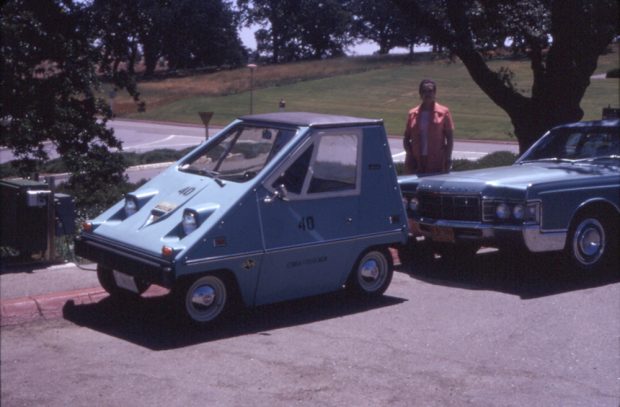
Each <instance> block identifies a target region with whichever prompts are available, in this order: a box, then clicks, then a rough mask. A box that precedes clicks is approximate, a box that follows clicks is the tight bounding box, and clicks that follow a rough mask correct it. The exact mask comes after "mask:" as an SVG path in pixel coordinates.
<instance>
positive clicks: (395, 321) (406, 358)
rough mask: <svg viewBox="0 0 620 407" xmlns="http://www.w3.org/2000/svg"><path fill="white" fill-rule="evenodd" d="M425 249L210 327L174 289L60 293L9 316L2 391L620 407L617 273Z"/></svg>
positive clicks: (55, 396)
mask: <svg viewBox="0 0 620 407" xmlns="http://www.w3.org/2000/svg"><path fill="white" fill-rule="evenodd" d="M419 257H420V259H419V260H418V261H417V262H416V266H415V267H414V268H413V269H411V270H410V269H404V270H403V272H397V273H396V274H395V276H394V281H393V283H392V285H391V286H390V288H389V289H388V291H387V295H386V296H385V297H383V298H381V299H378V300H374V301H360V300H354V299H352V298H349V297H346V296H343V295H342V294H332V295H326V296H321V297H315V298H309V299H305V300H301V301H294V302H287V303H281V304H276V305H270V306H264V307H260V308H257V309H254V310H249V311H246V312H242V313H239V314H236V315H234V316H231V317H230V319H228V320H226V321H224V322H223V323H222V324H221V325H220V326H219V327H218V328H217V329H211V330H205V331H193V330H189V329H187V328H183V327H181V326H179V325H178V324H177V323H176V320H175V318H174V316H173V314H171V313H170V311H169V305H170V300H169V299H168V298H167V297H154V298H149V299H144V300H142V301H141V302H139V303H135V304H132V305H125V306H123V305H121V304H119V303H115V302H113V301H111V300H109V299H104V300H102V301H100V302H98V303H96V304H88V305H79V304H75V305H74V304H71V303H69V304H66V305H65V307H64V318H63V319H59V320H55V321H46V322H41V321H39V322H36V323H29V324H25V325H21V326H7V327H3V328H2V331H1V333H0V335H1V341H0V346H1V348H0V350H1V351H0V362H1V363H0V376H1V377H2V388H1V392H2V393H1V400H0V401H1V402H2V405H6V406H16V405H45V406H50V407H54V406H63V407H64V406H67V405H100V406H115V405H135V406H152V405H161V406H183V405H218V406H247V405H252V406H269V407H272V406H276V407H277V406H291V405H299V406H312V407H314V406H318V405H320V406H388V405H389V406H464V405H474V406H545V407H546V406H587V407H591V406H610V407H617V406H618V404H619V402H620V352H618V343H620V278H618V277H613V276H604V275H603V276H580V277H572V278H571V277H569V276H568V275H567V274H568V273H567V272H566V271H565V270H566V268H565V267H563V266H562V265H560V264H558V262H557V261H556V259H555V258H554V257H549V256H531V257H530V258H529V259H521V260H520V261H519V262H517V261H511V260H510V259H507V258H503V257H502V256H499V255H498V253H496V252H487V253H482V254H479V255H478V256H476V259H475V260H474V262H473V263H471V264H459V265H458V266H456V265H453V264H449V263H443V262H441V261H439V260H437V259H431V258H429V257H425V256H423V255H419ZM412 270H413V271H412Z"/></svg>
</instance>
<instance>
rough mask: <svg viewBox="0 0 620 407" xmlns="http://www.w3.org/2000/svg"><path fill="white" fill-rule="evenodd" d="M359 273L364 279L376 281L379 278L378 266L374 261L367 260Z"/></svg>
mask: <svg viewBox="0 0 620 407" xmlns="http://www.w3.org/2000/svg"><path fill="white" fill-rule="evenodd" d="M360 273H361V275H362V277H364V278H367V279H370V280H376V279H377V278H379V266H378V265H377V262H376V261H375V260H368V261H367V262H365V263H364V265H363V266H362V270H361V271H360Z"/></svg>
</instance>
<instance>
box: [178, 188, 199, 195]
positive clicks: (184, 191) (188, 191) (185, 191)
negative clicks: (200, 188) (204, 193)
mask: <svg viewBox="0 0 620 407" xmlns="http://www.w3.org/2000/svg"><path fill="white" fill-rule="evenodd" d="M195 190H196V188H194V187H185V188H183V189H179V194H181V195H184V196H187V195H189V194H191V193H192V192H194V191H195Z"/></svg>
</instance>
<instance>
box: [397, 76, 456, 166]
mask: <svg viewBox="0 0 620 407" xmlns="http://www.w3.org/2000/svg"><path fill="white" fill-rule="evenodd" d="M419 92H420V98H421V99H422V103H421V104H420V105H419V106H417V107H414V108H413V109H411V110H410V111H409V116H408V118H407V128H406V129H405V134H404V140H403V144H404V147H405V152H406V157H405V174H418V175H423V174H431V173H440V172H448V171H449V170H450V166H451V164H452V146H453V130H454V122H453V121H452V116H451V115H450V110H448V108H447V107H445V106H443V105H440V104H439V103H437V102H435V95H436V93H437V85H436V84H435V82H433V81H432V80H430V79H424V80H423V81H422V82H420V88H419Z"/></svg>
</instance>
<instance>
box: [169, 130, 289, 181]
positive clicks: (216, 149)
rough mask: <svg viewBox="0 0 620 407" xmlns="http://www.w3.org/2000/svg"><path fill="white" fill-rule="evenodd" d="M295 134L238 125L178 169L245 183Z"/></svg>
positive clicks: (192, 156) (287, 131)
mask: <svg viewBox="0 0 620 407" xmlns="http://www.w3.org/2000/svg"><path fill="white" fill-rule="evenodd" d="M295 133H296V130H295V129H279V128H272V127H263V126H252V125H245V124H242V125H238V126H235V127H234V128H232V129H231V130H229V131H228V132H227V133H226V135H224V136H221V137H218V139H217V140H216V141H215V142H213V143H209V144H207V145H206V146H205V148H204V149H202V150H201V151H199V152H198V153H195V154H193V155H191V156H190V157H189V158H188V159H187V160H186V161H184V162H183V163H182V164H181V165H180V166H179V170H180V171H183V172H188V173H194V174H199V175H207V176H211V177H215V178H217V179H224V180H229V181H236V182H245V181H248V180H250V179H252V178H254V177H255V176H256V174H258V173H259V172H260V171H261V170H262V169H263V167H265V165H266V164H267V163H269V162H270V161H271V160H272V159H273V157H274V156H275V155H276V154H277V153H278V152H279V151H280V150H281V149H282V148H283V147H284V146H286V145H287V144H288V142H289V141H290V140H291V139H292V138H293V136H294V135H295Z"/></svg>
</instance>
